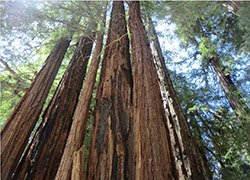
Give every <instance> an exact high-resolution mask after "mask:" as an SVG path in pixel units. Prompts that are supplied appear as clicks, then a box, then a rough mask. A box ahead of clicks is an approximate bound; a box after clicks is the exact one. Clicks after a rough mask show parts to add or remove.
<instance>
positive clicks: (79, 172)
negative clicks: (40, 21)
mask: <svg viewBox="0 0 250 180" xmlns="http://www.w3.org/2000/svg"><path fill="white" fill-rule="evenodd" d="M84 156H85V154H84V146H82V147H81V148H80V149H79V150H77V151H75V152H74V153H73V163H72V164H73V165H72V172H71V178H69V179H71V180H85V173H84Z"/></svg>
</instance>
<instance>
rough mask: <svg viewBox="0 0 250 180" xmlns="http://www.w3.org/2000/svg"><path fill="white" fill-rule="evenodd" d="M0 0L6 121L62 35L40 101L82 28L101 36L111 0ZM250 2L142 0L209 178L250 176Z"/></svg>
mask: <svg viewBox="0 0 250 180" xmlns="http://www.w3.org/2000/svg"><path fill="white" fill-rule="evenodd" d="M0 8H1V36H0V38H1V39H0V41H1V44H0V54H1V57H0V62H1V66H0V71H1V105H0V109H1V112H0V125H1V126H3V124H4V123H5V121H6V120H7V118H8V117H9V116H10V113H11V112H12V111H13V110H14V108H15V106H16V105H17V103H18V102H19V100H20V98H21V97H22V96H23V95H24V94H25V92H26V91H27V89H28V88H29V87H30V85H31V83H32V81H33V80H34V78H35V77H36V75H37V73H38V72H39V70H40V69H41V68H42V66H43V63H44V61H45V59H46V57H47V56H48V54H49V53H50V51H51V49H53V46H54V44H55V43H56V41H57V40H58V39H59V38H60V37H63V36H72V34H73V36H72V40H71V43H70V46H69V49H68V51H67V53H66V55H65V57H64V59H63V61H62V65H61V66H60V69H59V71H58V73H57V75H56V78H55V80H54V82H53V84H52V87H51V89H50V92H49V95H48V97H47V99H46V103H45V105H44V107H43V108H44V109H45V108H46V106H47V105H48V103H49V102H50V100H51V98H52V96H53V94H54V92H55V91H56V89H57V86H58V84H59V82H60V80H61V78H62V76H63V74H64V72H65V71H66V69H67V67H68V65H69V61H70V59H71V57H72V55H73V52H74V50H75V48H76V45H77V42H78V39H79V38H80V37H81V36H82V34H89V33H90V32H94V31H96V29H98V30H100V29H101V30H103V31H104V32H105V33H104V42H105V41H106V39H107V33H106V32H107V31H108V26H109V20H110V13H111V3H109V2H105V1H73V0H69V1H43V2H42V1H25V0H17V1H1V4H0ZM106 8H107V19H106V22H107V25H106V26H105V27H104V28H103V27H102V25H101V23H100V22H103V21H104V20H103V13H102V12H104V10H105V9H106ZM127 8H128V7H127V6H125V9H127ZM249 9H250V2H239V1H223V2H222V1H220V2H205V1H204V2H194V1H192V2H185V1H183V2H167V1H154V2H153V1H142V2H141V13H142V19H143V23H144V25H145V28H146V30H147V33H148V36H149V37H152V39H153V38H154V36H155V35H157V36H158V38H159V41H160V45H161V49H162V51H163V56H164V58H165V63H166V67H167V69H168V73H169V75H170V79H171V80H172V82H173V85H174V88H175V90H176V92H177V96H178V99H179V102H180V104H181V107H182V110H183V112H184V115H185V117H186V119H187V121H188V124H189V126H190V129H191V131H192V134H193V135H194V136H195V138H196V139H197V141H198V142H199V144H198V145H199V148H200V151H204V153H205V155H206V158H207V160H208V162H209V168H210V170H211V172H212V174H213V179H248V178H250V156H249V154H250V147H249V146H250V145H249V142H250V137H249V128H250V116H249V105H250V88H249V87H250V53H249V52H250V11H249ZM126 18H128V17H126ZM100 56H101V57H102V56H103V54H101V55H100ZM100 67H101V66H100ZM100 67H99V70H98V74H97V78H96V82H95V85H94V93H93V97H92V100H91V108H90V113H89V117H88V124H87V128H86V132H87V133H86V135H85V142H84V144H85V147H86V149H88V148H89V146H90V139H91V133H92V124H93V111H94V106H95V93H96V89H97V87H98V83H99V79H100ZM48 78H49V77H48ZM227 83H229V84H227ZM228 85H229V86H228ZM41 119H42V118H40V121H39V122H38V123H37V124H36V127H38V126H39V123H41ZM86 152H88V151H86Z"/></svg>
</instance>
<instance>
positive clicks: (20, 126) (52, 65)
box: [1, 38, 70, 179]
mask: <svg viewBox="0 0 250 180" xmlns="http://www.w3.org/2000/svg"><path fill="white" fill-rule="evenodd" d="M69 44H70V40H69V39H68V38H61V39H60V40H58V42H57V44H56V45H55V47H54V49H53V50H52V52H51V53H50V55H49V56H48V57H47V59H46V61H45V65H44V66H43V68H42V69H41V70H40V72H39V73H38V74H37V76H36V78H35V80H34V81H33V83H32V85H31V87H30V88H29V90H28V91H27V92H26V94H25V95H24V96H23V98H22V99H21V101H20V102H19V104H18V105H17V106H16V108H15V109H14V111H13V113H12V114H11V115H10V117H9V118H8V120H7V122H6V124H5V126H4V127H3V129H2V131H1V170H2V171H1V177H2V179H8V178H9V177H10V176H11V175H12V173H13V171H14V169H15V167H16V166H17V164H18V162H19V159H20V157H21V155H22V153H23V151H24V149H25V147H26V145H27V143H28V139H29V137H30V134H31V132H32V130H33V128H34V126H35V124H36V122H37V120H38V118H39V115H40V113H41V111H42V107H43V105H44V103H45V100H46V97H47V95H48V93H49V90H50V87H51V85H52V83H53V81H54V79H55V76H56V74H57V72H58V69H59V67H60V65H61V63H62V60H63V57H64V54H65V53H66V51H67V48H68V46H69Z"/></svg>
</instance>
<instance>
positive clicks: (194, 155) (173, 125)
mask: <svg viewBox="0 0 250 180" xmlns="http://www.w3.org/2000/svg"><path fill="white" fill-rule="evenodd" d="M148 20H149V24H150V27H151V28H150V32H151V33H150V34H151V36H152V40H151V42H152V43H151V49H152V50H153V56H154V61H155V66H156V68H157V72H158V77H159V83H160V89H161V95H162V98H163V102H164V109H165V112H166V116H167V124H168V131H169V133H170V134H169V135H170V138H171V151H172V154H173V156H174V157H175V168H176V170H177V173H178V176H179V177H186V178H191V179H211V178H212V177H211V174H210V173H209V166H208V163H207V160H206V158H205V154H201V152H204V151H200V150H199V146H198V142H197V140H196V139H195V138H194V137H193V136H192V134H191V131H190V128H189V125H188V124H187V120H186V118H185V116H184V114H183V112H182V109H181V107H180V104H179V101H178V98H177V95H176V91H175V89H174V87H173V84H172V82H171V79H170V77H169V74H168V69H167V67H166V64H165V60H164V57H163V54H162V51H161V47H160V43H159V40H158V37H157V34H156V32H155V29H154V25H153V22H152V20H151V18H150V17H149V18H148ZM184 169H185V170H184Z"/></svg>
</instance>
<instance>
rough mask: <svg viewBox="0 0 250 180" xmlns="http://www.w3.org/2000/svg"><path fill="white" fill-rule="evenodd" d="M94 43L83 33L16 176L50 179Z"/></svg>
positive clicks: (56, 164)
mask: <svg viewBox="0 0 250 180" xmlns="http://www.w3.org/2000/svg"><path fill="white" fill-rule="evenodd" d="M92 45H93V40H92V37H88V36H83V37H82V38H81V39H80V40H79V42H78V45H77V48H76V50H75V52H74V56H73V58H72V60H71V62H70V65H69V68H68V69H67V71H66V72H65V74H64V76H63V78H62V80H61V82H60V83H59V85H58V87H57V90H56V92H55V94H54V96H53V98H52V100H51V101H50V103H49V105H48V107H47V108H46V110H45V112H44V114H43V121H42V123H41V125H40V127H39V128H38V131H37V132H36V134H35V137H34V138H33V140H32V142H31V146H30V148H29V149H28V150H27V152H26V153H25V155H24V156H23V158H22V161H21V162H20V164H19V166H18V168H17V170H16V173H15V176H14V178H15V179H27V178H28V179H48V180H50V179H53V178H54V177H55V175H56V172H57V168H58V166H59V164H60V160H61V156H62V153H63V149H64V146H65V143H66V139H67V137H68V132H69V130H70V127H71V122H72V116H73V114H74V111H75V108H76V104H77V101H78V96H79V94H80V90H81V87H82V82H83V79H84V75H85V71H86V68H87V63H88V59H89V56H90V54H91V50H92Z"/></svg>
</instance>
